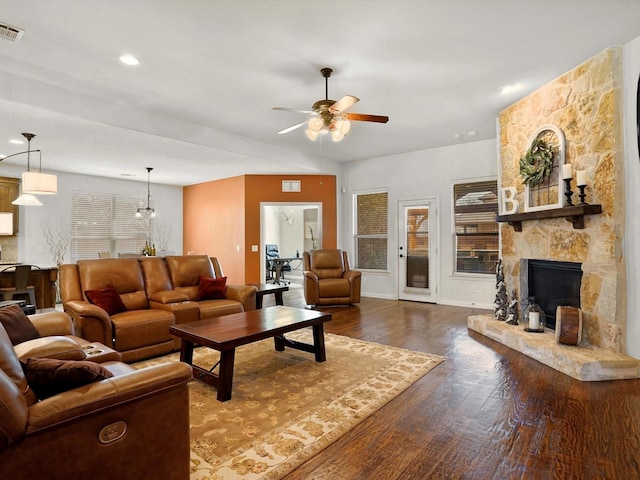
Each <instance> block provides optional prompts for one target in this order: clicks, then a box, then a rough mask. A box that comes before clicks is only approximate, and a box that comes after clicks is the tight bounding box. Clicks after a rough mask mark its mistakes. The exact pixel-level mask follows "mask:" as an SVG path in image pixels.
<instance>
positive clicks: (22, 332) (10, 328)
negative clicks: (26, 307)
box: [0, 305, 40, 345]
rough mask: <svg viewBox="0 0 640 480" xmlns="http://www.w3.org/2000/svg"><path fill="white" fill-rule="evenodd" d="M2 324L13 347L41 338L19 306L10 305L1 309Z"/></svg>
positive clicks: (0, 318)
mask: <svg viewBox="0 0 640 480" xmlns="http://www.w3.org/2000/svg"><path fill="white" fill-rule="evenodd" d="M0 323H2V326H3V327H4V329H5V330H6V331H7V334H8V335H9V339H10V340H11V343H12V344H13V345H17V344H19V343H22V342H26V341H27V340H33V339H34V338H40V333H39V332H38V329H37V328H36V327H35V326H34V325H33V323H31V321H30V320H29V319H28V318H27V316H26V315H25V314H24V312H23V311H22V309H21V308H20V307H19V306H18V305H9V306H8V307H4V308H0Z"/></svg>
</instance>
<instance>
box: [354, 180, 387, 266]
mask: <svg viewBox="0 0 640 480" xmlns="http://www.w3.org/2000/svg"><path fill="white" fill-rule="evenodd" d="M354 213H355V215H354V218H355V219H356V222H355V223H356V224H355V230H356V232H355V252H356V265H355V268H359V269H369V270H387V241H388V229H387V223H388V222H387V217H388V194H387V192H378V193H362V194H356V195H355V212H354Z"/></svg>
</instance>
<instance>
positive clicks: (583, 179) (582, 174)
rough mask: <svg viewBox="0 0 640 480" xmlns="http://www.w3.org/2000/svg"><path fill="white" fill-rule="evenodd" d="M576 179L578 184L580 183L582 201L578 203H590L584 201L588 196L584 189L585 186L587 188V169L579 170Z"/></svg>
mask: <svg viewBox="0 0 640 480" xmlns="http://www.w3.org/2000/svg"><path fill="white" fill-rule="evenodd" d="M576 179H577V181H576V184H577V185H578V189H579V190H580V193H579V194H578V196H579V197H580V202H579V203H578V205H588V203H587V202H585V201H584V200H585V198H586V194H585V193H584V190H585V188H587V172H586V171H585V170H578V174H577V178H576Z"/></svg>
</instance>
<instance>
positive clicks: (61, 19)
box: [0, 0, 640, 185]
mask: <svg viewBox="0 0 640 480" xmlns="http://www.w3.org/2000/svg"><path fill="white" fill-rule="evenodd" d="M0 23H8V24H10V25H14V26H17V27H19V28H21V29H24V30H25V33H24V35H23V37H22V39H21V40H20V41H19V42H17V43H12V42H9V41H6V40H0V112H1V114H0V154H4V155H9V154H11V153H15V152H17V151H20V150H21V149H23V147H20V146H17V145H11V144H9V143H8V140H9V139H11V138H21V135H20V133H21V132H25V131H26V132H32V133H35V134H37V137H36V138H35V139H34V141H33V142H32V148H40V149H42V152H43V157H42V158H43V167H44V169H45V170H58V171H66V172H75V173H82V174H90V175H99V176H106V177H114V178H123V177H122V174H125V175H132V176H133V177H131V179H133V180H140V181H144V180H146V171H145V167H147V166H151V167H154V168H155V170H154V172H153V173H152V182H154V183H166V184H172V185H188V184H193V183H199V182H202V181H206V180H212V179H217V178H223V177H228V176H234V175H241V174H245V173H255V174H259V173H267V174H274V173H295V174H304V173H325V172H323V171H322V170H323V169H325V168H326V169H327V170H330V168H329V167H330V166H331V165H333V166H335V165H336V164H335V163H334V162H347V161H354V160H358V159H365V158H371V157H377V156H382V155H389V154H394V153H401V152H407V151H415V150H422V149H428V148H434V147H440V146H446V145H451V144H455V143H460V142H468V141H477V140H482V139H490V138H494V137H495V118H496V116H497V114H498V112H499V111H500V110H501V109H503V108H504V107H506V106H507V105H509V104H511V103H513V102H514V101H516V100H517V99H518V98H521V97H522V96H524V95H526V94H528V93H530V92H532V91H534V90H535V89H537V88H539V87H540V86H541V85H544V84H545V83H547V82H549V81H550V80H552V79H554V78H555V77H557V76H558V75H561V74H562V73H564V72H566V71H568V70H570V69H572V68H573V67H575V66H577V65H578V64H580V63H582V62H583V61H585V60H587V59H589V58H590V57H592V56H593V55H595V54H597V53H599V52H600V51H602V50H604V49H605V48H607V47H608V46H611V45H622V44H624V43H626V42H628V41H630V40H632V39H633V38H635V37H637V36H639V35H640V1H637V0H599V1H596V0H549V1H546V0H537V1H525V0H430V1H427V0H425V1H392V0H388V1H364V0H363V1H342V0H333V1H331V0H325V1H324V2H319V1H306V0H291V1H272V0H262V1H259V0H254V1H249V0H233V1H221V0H155V1H151V0H109V1H105V0H20V1H16V0H0ZM123 53H131V54H134V55H136V56H137V57H138V58H139V59H140V62H141V63H140V65H139V66H138V67H126V66H124V65H122V64H121V63H119V61H118V57H119V56H120V55H121V54H123ZM325 66H327V67H331V68H333V69H334V74H333V76H332V77H331V78H330V79H329V97H330V98H333V99H336V100H337V99H338V98H340V97H342V96H343V95H346V94H351V95H355V96H357V97H359V98H360V102H359V103H357V104H356V105H355V106H354V107H352V108H351V109H350V110H349V111H353V112H358V113H368V114H376V115H388V116H389V117H390V120H389V123H387V124H377V123H364V122H354V125H353V127H352V129H351V132H350V133H349V135H348V137H347V138H346V139H345V140H343V141H342V142H340V143H335V144H334V143H333V142H331V140H330V139H328V138H326V137H324V138H322V141H320V140H319V141H316V142H311V141H309V140H308V139H307V138H306V137H305V135H304V131H303V129H298V130H295V131H293V132H291V133H289V134H286V135H277V134H276V132H277V131H279V130H281V129H283V128H285V127H287V126H289V125H293V124H295V123H298V122H300V121H302V120H304V119H305V117H304V116H303V115H301V114H297V113H292V112H281V111H274V110H272V107H275V106H282V107H291V108H298V109H310V107H311V105H312V104H313V102H315V101H316V100H319V99H323V98H324V95H325V91H324V79H323V78H322V76H321V75H320V73H319V70H320V68H322V67H325ZM514 82H517V83H519V84H520V86H521V88H520V90H519V91H517V92H513V93H511V94H508V95H504V94H501V93H499V92H498V87H499V86H500V85H505V84H510V83H514ZM471 131H474V132H477V134H476V136H469V135H468V132H471ZM455 134H460V135H461V138H459V139H456V138H454V135H455ZM24 149H26V147H24ZM11 163H14V165H23V164H24V159H21V158H20V157H19V158H18V159H9V160H7V162H6V164H11ZM323 165H324V166H323ZM1 169H2V164H0V172H1ZM0 174H1V173H0Z"/></svg>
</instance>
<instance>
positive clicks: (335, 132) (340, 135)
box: [331, 128, 344, 142]
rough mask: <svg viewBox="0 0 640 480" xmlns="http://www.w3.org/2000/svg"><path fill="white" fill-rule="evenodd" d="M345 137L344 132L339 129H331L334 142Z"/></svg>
mask: <svg viewBox="0 0 640 480" xmlns="http://www.w3.org/2000/svg"><path fill="white" fill-rule="evenodd" d="M343 138H344V133H342V132H341V131H340V130H339V129H337V128H336V129H334V130H332V131H331V140H333V141H334V142H339V141H340V140H342V139H343Z"/></svg>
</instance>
